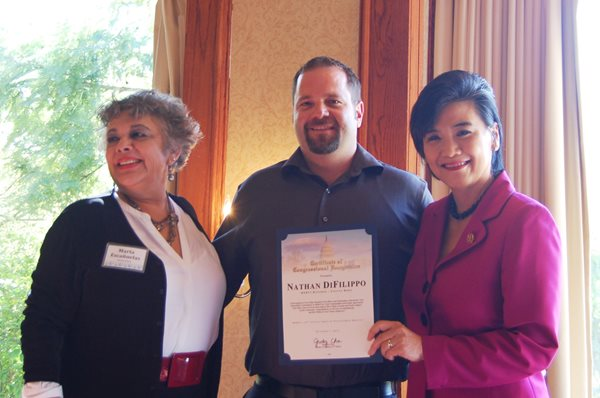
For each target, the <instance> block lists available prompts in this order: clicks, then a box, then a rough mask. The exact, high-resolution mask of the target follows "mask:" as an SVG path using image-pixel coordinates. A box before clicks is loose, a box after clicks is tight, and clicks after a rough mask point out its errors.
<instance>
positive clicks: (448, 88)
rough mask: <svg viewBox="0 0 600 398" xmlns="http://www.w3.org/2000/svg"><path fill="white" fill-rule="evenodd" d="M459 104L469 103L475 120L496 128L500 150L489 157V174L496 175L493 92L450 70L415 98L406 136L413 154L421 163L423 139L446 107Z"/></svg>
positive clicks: (475, 78)
mask: <svg viewBox="0 0 600 398" xmlns="http://www.w3.org/2000/svg"><path fill="white" fill-rule="evenodd" d="M459 101H471V102H472V103H473V104H474V105H475V109H476V110H477V112H478V113H479V117H481V120H483V122H484V123H485V124H486V126H488V127H491V126H493V125H494V123H496V124H497V125H498V140H499V146H500V149H499V150H497V151H495V152H494V153H493V155H492V174H493V175H494V176H496V175H498V174H499V173H500V172H501V171H502V170H504V161H503V159H502V141H503V132H502V122H501V121H500V116H499V114H498V107H497V106H496V99H495V97H494V90H493V89H492V87H491V85H490V84H489V83H488V82H487V80H485V79H484V78H483V77H481V76H479V75H478V74H476V73H471V72H466V71H464V70H452V71H449V72H445V73H442V74H441V75H439V76H438V77H436V78H435V79H433V80H432V81H430V82H429V84H427V86H425V88H424V89H423V91H421V93H420V94H419V98H417V102H415V104H414V106H413V108H412V112H411V115H410V134H411V135H412V139H413V143H414V144H415V148H416V149H417V152H418V153H419V155H421V157H422V158H423V159H425V153H424V150H423V139H424V137H425V134H426V133H427V132H429V131H431V130H432V129H433V126H434V125H435V123H436V122H437V119H438V117H439V115H440V113H441V112H442V110H443V109H444V108H445V107H446V106H447V105H449V104H451V103H453V102H459Z"/></svg>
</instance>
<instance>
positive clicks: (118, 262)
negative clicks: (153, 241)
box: [102, 243, 148, 272]
mask: <svg viewBox="0 0 600 398" xmlns="http://www.w3.org/2000/svg"><path fill="white" fill-rule="evenodd" d="M147 259H148V249H146V248H144V247H135V246H125V245H119V244H116V243H108V244H107V245H106V251H105V252H104V260H102V267H105V268H117V269H122V270H125V271H135V272H144V271H145V269H146V260H147Z"/></svg>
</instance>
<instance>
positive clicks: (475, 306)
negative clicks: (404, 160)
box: [369, 70, 561, 398]
mask: <svg viewBox="0 0 600 398" xmlns="http://www.w3.org/2000/svg"><path fill="white" fill-rule="evenodd" d="M410 128H411V134H412V137H413V140H414V143H415V146H416V148H417V151H418V152H419V154H420V155H421V156H422V157H423V158H424V159H425V161H426V163H427V166H428V167H429V169H430V170H431V172H432V174H433V175H434V176H435V177H436V178H438V179H440V180H441V181H443V182H444V183H445V184H447V185H448V186H449V187H450V189H451V191H452V193H451V194H450V195H449V196H447V197H445V198H443V199H441V200H439V201H437V202H434V203H432V204H431V205H430V206H429V207H428V208H427V209H426V210H425V212H424V214H423V218H422V221H421V227H420V230H419V235H418V237H417V242H416V245H415V251H414V254H413V257H412V260H411V262H410V265H409V267H408V271H407V277H406V283H405V286H404V293H403V297H404V310H405V313H406V319H407V325H403V324H402V323H400V322H395V321H378V322H376V323H375V324H374V325H373V327H372V328H371V330H370V331H369V339H373V344H372V346H371V349H370V354H371V355H372V354H373V353H375V352H376V351H377V350H380V351H381V353H382V355H383V356H384V357H385V358H386V359H388V360H392V359H393V358H395V357H399V356H400V357H404V358H406V359H408V360H409V361H411V364H410V367H409V377H408V397H409V398H417V397H418V398H469V397H477V398H485V397H499V398H500V397H502V398H507V397H508V398H521V397H548V396H549V394H548V389H547V387H546V383H545V378H544V373H545V369H547V368H548V366H549V365H550V363H551V362H552V359H553V358H554V356H555V355H556V351H557V349H558V337H557V330H558V313H559V273H560V262H561V252H560V249H561V243H560V237H559V234H558V230H557V228H556V225H555V223H554V220H553V219H552V216H551V215H550V213H549V212H548V210H547V209H546V208H545V207H544V206H543V205H541V204H540V203H538V202H536V201H535V200H533V199H531V198H529V197H527V196H525V195H523V194H520V193H518V192H516V191H515V188H514V187H513V185H512V183H511V181H510V179H509V177H508V175H507V173H506V172H505V171H504V167H503V161H502V151H501V147H502V125H501V122H500V118H499V116H498V111H497V107H496V103H495V99H494V94H493V91H492V88H491V87H490V85H489V84H488V82H487V81H485V80H484V79H483V78H482V77H480V76H478V75H476V74H473V73H469V72H464V71H458V70H456V71H450V72H446V73H444V74H442V75H440V76H438V77H437V78H436V79H434V80H432V81H431V82H430V83H429V84H428V85H427V86H426V87H425V89H424V90H423V91H422V92H421V94H420V95H419V98H418V100H417V102H416V103H415V105H414V107H413V110H412V115H411V123H410Z"/></svg>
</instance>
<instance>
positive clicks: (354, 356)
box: [280, 227, 377, 362]
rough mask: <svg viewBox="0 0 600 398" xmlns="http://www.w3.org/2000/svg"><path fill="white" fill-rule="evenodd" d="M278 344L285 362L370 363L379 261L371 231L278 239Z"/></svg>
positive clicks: (316, 233)
mask: <svg viewBox="0 0 600 398" xmlns="http://www.w3.org/2000/svg"><path fill="white" fill-rule="evenodd" d="M280 243H281V253H280V254H281V257H280V258H281V278H280V280H281V286H280V291H281V303H280V304H281V319H282V331H281V336H280V342H281V346H282V352H283V355H282V357H283V358H285V359H284V360H285V361H317V362H319V361H331V360H336V361H342V362H348V361H351V362H371V361H373V360H377V358H373V357H369V355H368V353H367V351H368V349H369V341H367V332H368V330H369V328H370V327H371V326H372V325H373V323H374V322H375V307H374V298H373V291H374V289H373V281H374V276H373V275H374V269H375V262H376V260H375V259H376V256H374V236H373V234H372V233H370V232H368V228H366V227H363V228H358V227H356V228H350V229H337V230H331V229H328V230H314V229H313V230H310V231H308V232H302V231H298V230H296V231H293V233H292V232H288V233H285V234H281V236H280Z"/></svg>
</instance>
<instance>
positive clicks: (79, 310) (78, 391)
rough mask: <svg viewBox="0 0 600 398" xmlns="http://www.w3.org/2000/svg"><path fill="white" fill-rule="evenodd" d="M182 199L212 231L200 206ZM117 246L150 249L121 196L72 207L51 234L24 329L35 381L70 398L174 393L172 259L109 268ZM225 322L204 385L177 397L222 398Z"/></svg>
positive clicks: (28, 370)
mask: <svg viewBox="0 0 600 398" xmlns="http://www.w3.org/2000/svg"><path fill="white" fill-rule="evenodd" d="M172 198H173V200H175V202H176V203H177V204H178V205H179V206H180V207H181V208H182V209H183V210H184V211H185V212H186V213H187V214H189V215H190V217H192V219H193V220H194V222H195V224H196V226H197V227H198V229H199V230H201V231H202V232H204V231H203V229H202V227H201V225H200V224H199V222H198V220H197V217H196V214H195V212H194V210H193V208H192V206H191V204H190V203H189V202H187V201H186V200H185V199H183V198H180V197H176V196H172ZM109 242H111V243H117V244H123V245H130V246H137V247H143V246H144V245H143V244H142V242H141V241H140V240H139V239H138V237H137V236H136V235H135V233H134V231H133V229H132V228H131V227H130V226H129V223H128V222H127V219H126V218H125V215H124V214H123V212H122V210H121V208H120V206H119V204H118V203H117V200H116V199H115V197H114V196H112V195H106V196H101V197H96V198H90V199H85V200H80V201H78V202H75V203H73V204H71V205H69V206H68V207H67V208H66V209H65V210H64V211H63V212H62V214H61V215H60V216H59V217H58V218H57V219H56V221H55V222H54V224H53V225H52V227H51V228H50V230H49V231H48V233H47V235H46V238H45V240H44V243H43V244H42V248H41V253H40V258H39V261H38V265H37V268H36V270H35V271H34V272H33V275H32V279H33V283H32V286H31V293H30V295H29V297H28V298H27V301H26V304H27V306H26V309H25V311H24V314H25V319H24V321H23V323H22V325H21V331H22V338H21V345H22V350H23V356H24V371H25V375H24V377H25V381H26V382H28V381H56V382H58V383H60V384H62V386H63V392H64V396H65V398H70V397H86V398H87V397H107V396H111V397H160V396H165V394H164V392H163V393H161V390H164V387H163V386H162V385H161V383H160V382H159V373H160V367H161V358H162V338H163V322H164V319H165V293H166V288H167V286H166V276H165V272H164V268H163V265H162V262H161V261H160V260H159V259H158V257H156V255H154V254H153V253H152V252H149V254H148V259H147V263H146V267H145V271H144V272H143V273H142V272H135V271H124V270H119V269H111V268H105V267H102V266H101V264H102V260H103V256H104V253H105V250H106V247H107V243H109ZM198 305H202V303H198ZM222 322H223V314H222V313H221V325H220V329H219V330H220V332H219V338H218V339H217V341H216V342H215V344H214V345H213V347H212V348H211V350H210V352H209V353H208V356H207V360H206V363H205V368H204V373H203V381H202V384H201V385H200V386H195V387H189V388H179V389H176V390H173V389H171V391H169V396H173V397H187V396H190V397H191V396H193V397H216V396H217V390H218V384H219V376H220V368H221V352H222ZM176 392H177V393H176ZM173 393H176V394H175V395H173Z"/></svg>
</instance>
